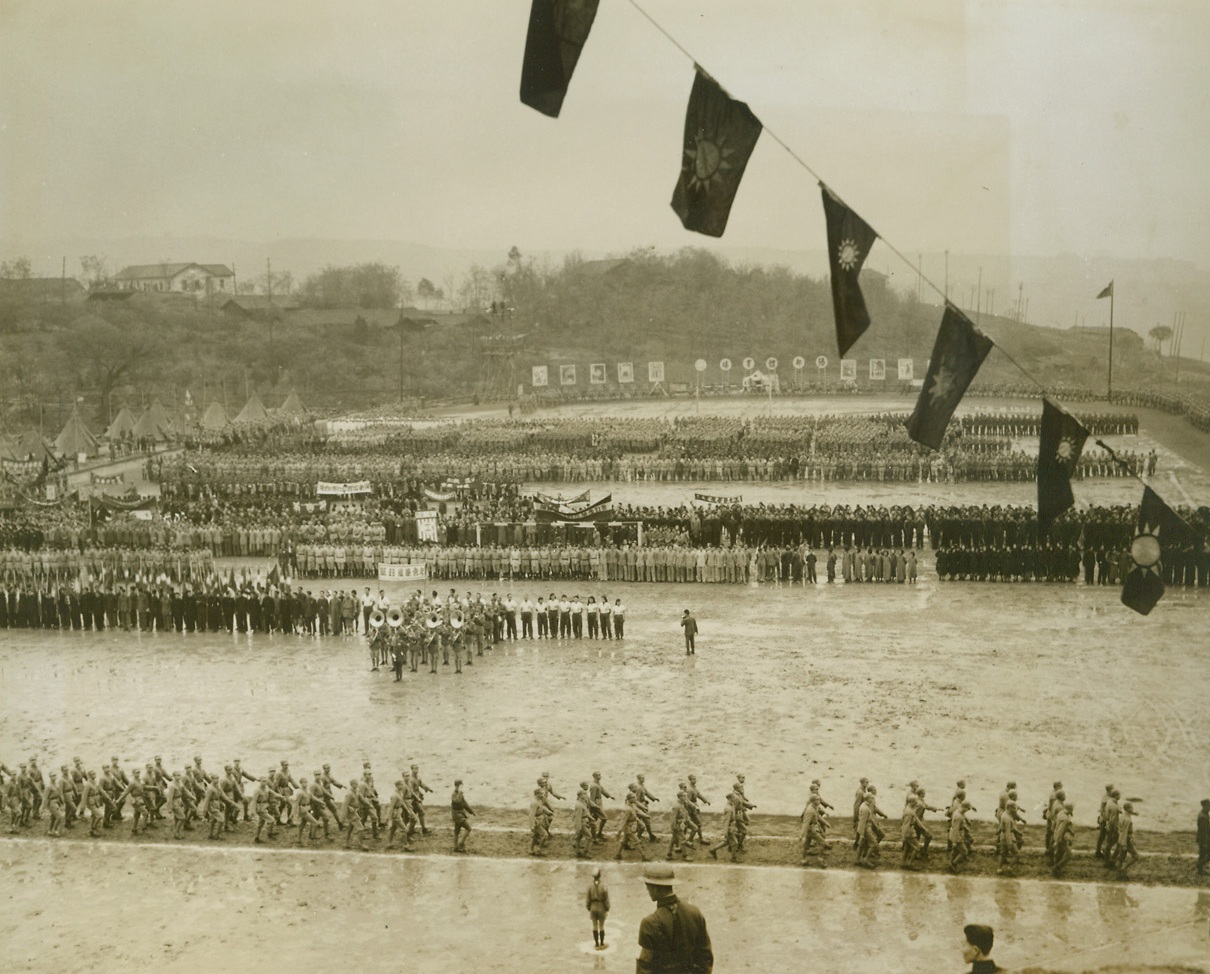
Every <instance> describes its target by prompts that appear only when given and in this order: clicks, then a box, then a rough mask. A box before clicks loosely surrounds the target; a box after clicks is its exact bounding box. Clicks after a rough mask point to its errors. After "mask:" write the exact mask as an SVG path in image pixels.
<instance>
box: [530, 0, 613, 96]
mask: <svg viewBox="0 0 1210 974" xmlns="http://www.w3.org/2000/svg"><path fill="white" fill-rule="evenodd" d="M597 3H598V0H533V4H532V6H531V7H530V8H529V32H528V33H527V34H526V35H525V59H524V60H523V61H522V62H521V101H522V102H523V103H524V104H526V105H529V107H530V108H533V109H536V110H537V111H539V112H541V113H542V114H543V115H549V116H550V117H551V118H558V117H559V111H560V110H561V109H562V108H563V98H564V97H565V96H566V95H567V87H568V85H570V84H571V75H572V72H573V71H575V69H576V62H577V61H579V60H580V51H581V49H583V47H584V42H585V41H587V40H588V32H589V31H590V30H592V22H593V19H594V18H595V17H596V15H597Z"/></svg>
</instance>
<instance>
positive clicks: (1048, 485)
mask: <svg viewBox="0 0 1210 974" xmlns="http://www.w3.org/2000/svg"><path fill="white" fill-rule="evenodd" d="M1087 439H1088V430H1086V429H1085V428H1084V426H1083V424H1082V423H1081V422H1080V421H1079V420H1078V419H1076V418H1075V417H1074V416H1072V415H1071V413H1069V412H1067V411H1066V410H1065V409H1063V408H1062V407H1061V406H1056V405H1055V404H1054V403H1052V402H1051V401H1050V400H1049V399H1046V398H1043V400H1042V430H1041V437H1040V443H1039V446H1038V534H1039V535H1040V536H1041V537H1046V535H1047V534H1048V533H1049V532H1050V525H1051V522H1052V521H1054V519H1055V518H1056V517H1058V516H1059V515H1060V514H1062V513H1063V512H1064V511H1065V510H1067V509H1068V508H1069V507H1072V506H1074V505H1075V502H1076V499H1075V496H1074V495H1073V494H1072V492H1071V475H1072V474H1073V473H1074V472H1075V468H1076V464H1077V463H1078V462H1079V460H1080V451H1081V450H1083V449H1084V442H1085V441H1086V440H1087Z"/></svg>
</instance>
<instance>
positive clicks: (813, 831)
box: [802, 792, 828, 866]
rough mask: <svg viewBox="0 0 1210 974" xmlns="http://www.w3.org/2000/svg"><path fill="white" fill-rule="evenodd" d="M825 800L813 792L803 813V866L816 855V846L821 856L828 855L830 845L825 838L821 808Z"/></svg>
mask: <svg viewBox="0 0 1210 974" xmlns="http://www.w3.org/2000/svg"><path fill="white" fill-rule="evenodd" d="M822 802H823V799H822V798H820V797H819V794H818V792H811V795H810V797H809V798H808V799H807V806H806V808H804V809H803V811H802V865H804V866H805V865H807V864H808V861H809V857H810V856H811V855H813V854H814V851H815V846H816V845H818V846H819V854H820V855H827V853H828V843H827V840H826V839H825V837H824V825H823V809H822V808H821V807H820V806H821V804H822Z"/></svg>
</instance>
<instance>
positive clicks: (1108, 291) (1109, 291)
mask: <svg viewBox="0 0 1210 974" xmlns="http://www.w3.org/2000/svg"><path fill="white" fill-rule="evenodd" d="M1112 297H1113V281H1110V282H1109V283H1108V284H1106V285H1105V286H1104V287H1103V288H1102V289H1101V293H1100V294H1098V295H1097V300H1098V301H1100V300H1101V298H1112Z"/></svg>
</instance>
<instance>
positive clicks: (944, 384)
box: [929, 363, 955, 402]
mask: <svg viewBox="0 0 1210 974" xmlns="http://www.w3.org/2000/svg"><path fill="white" fill-rule="evenodd" d="M954 378H955V375H954V370H953V369H951V368H950V367H949V365H948V364H946V363H943V364H941V365H940V366H938V367H937V373H936V375H934V376H933V388H932V389H930V390H929V396H930V397H931V398H932V400H933V401H934V402H940V401H941V400H942V399H948V398H949V396H950V394H951V393H952V392H953V390H954Z"/></svg>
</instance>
